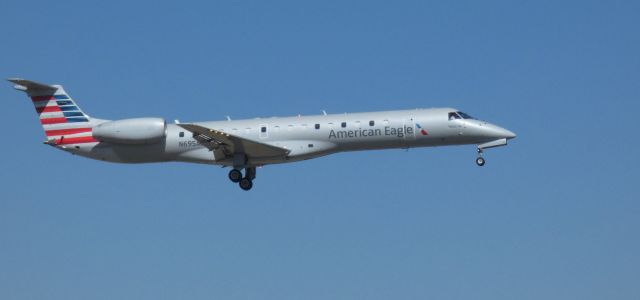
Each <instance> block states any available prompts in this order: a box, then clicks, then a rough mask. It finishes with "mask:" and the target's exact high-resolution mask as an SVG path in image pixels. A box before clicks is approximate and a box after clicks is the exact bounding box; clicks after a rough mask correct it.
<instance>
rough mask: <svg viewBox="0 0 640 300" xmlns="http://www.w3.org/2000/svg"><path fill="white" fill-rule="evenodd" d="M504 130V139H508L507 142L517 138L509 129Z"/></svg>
mask: <svg viewBox="0 0 640 300" xmlns="http://www.w3.org/2000/svg"><path fill="white" fill-rule="evenodd" d="M502 130H503V132H502V137H504V138H506V139H507V140H510V139H514V138H516V134H515V133H513V131H511V130H507V129H504V128H502Z"/></svg>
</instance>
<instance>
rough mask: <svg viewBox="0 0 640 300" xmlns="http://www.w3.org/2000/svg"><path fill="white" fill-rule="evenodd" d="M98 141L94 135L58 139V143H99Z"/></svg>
mask: <svg viewBox="0 0 640 300" xmlns="http://www.w3.org/2000/svg"><path fill="white" fill-rule="evenodd" d="M97 142H98V140H96V139H94V138H93V137H92V136H83V137H75V138H61V139H56V145H68V144H84V143H97Z"/></svg>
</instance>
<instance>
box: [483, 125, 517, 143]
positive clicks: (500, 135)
mask: <svg viewBox="0 0 640 300" xmlns="http://www.w3.org/2000/svg"><path fill="white" fill-rule="evenodd" d="M488 129H489V131H490V133H489V135H490V136H492V137H495V138H497V139H505V138H506V139H508V140H510V139H513V138H515V137H516V134H515V133H513V132H512V131H510V130H508V129H505V128H502V127H500V126H496V125H492V126H489V127H488Z"/></svg>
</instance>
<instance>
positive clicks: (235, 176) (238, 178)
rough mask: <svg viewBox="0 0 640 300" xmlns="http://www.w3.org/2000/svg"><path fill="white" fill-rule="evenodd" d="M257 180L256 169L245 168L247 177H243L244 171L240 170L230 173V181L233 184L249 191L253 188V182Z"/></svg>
mask: <svg viewBox="0 0 640 300" xmlns="http://www.w3.org/2000/svg"><path fill="white" fill-rule="evenodd" d="M255 178H256V168H255V167H250V168H245V176H244V177H242V171H240V170H239V169H235V168H234V169H233V170H231V171H229V180H231V182H233V183H237V184H238V185H239V186H240V188H241V189H243V190H245V191H248V190H250V189H251V188H252V187H253V180H254V179H255Z"/></svg>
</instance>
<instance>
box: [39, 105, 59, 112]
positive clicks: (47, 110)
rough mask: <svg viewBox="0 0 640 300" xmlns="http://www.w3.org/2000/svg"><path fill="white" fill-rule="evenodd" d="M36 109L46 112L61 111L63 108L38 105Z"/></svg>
mask: <svg viewBox="0 0 640 300" xmlns="http://www.w3.org/2000/svg"><path fill="white" fill-rule="evenodd" d="M36 111H37V112H38V113H39V114H41V113H46V112H59V111H61V110H60V107H59V106H43V107H36Z"/></svg>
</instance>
